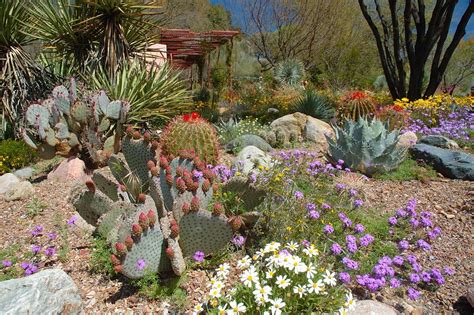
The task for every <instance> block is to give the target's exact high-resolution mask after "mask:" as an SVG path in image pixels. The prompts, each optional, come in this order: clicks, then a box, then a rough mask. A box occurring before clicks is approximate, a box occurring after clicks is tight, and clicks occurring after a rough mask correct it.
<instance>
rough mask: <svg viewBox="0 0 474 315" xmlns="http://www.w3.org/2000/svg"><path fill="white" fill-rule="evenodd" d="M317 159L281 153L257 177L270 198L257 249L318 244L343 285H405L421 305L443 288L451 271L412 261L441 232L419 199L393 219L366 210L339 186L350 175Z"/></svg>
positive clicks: (358, 194) (355, 196) (349, 191)
mask: <svg viewBox="0 0 474 315" xmlns="http://www.w3.org/2000/svg"><path fill="white" fill-rule="evenodd" d="M315 156H316V154H313V153H309V152H304V151H299V150H294V151H282V152H280V153H278V154H276V156H275V163H274V166H273V167H272V168H271V169H269V170H268V171H264V172H262V173H261V174H260V175H259V176H258V177H257V183H258V184H259V185H262V186H263V187H265V189H267V191H268V196H269V197H267V198H265V200H264V202H263V204H262V205H261V207H260V210H261V211H262V212H263V215H264V216H263V219H262V220H261V221H260V222H259V223H258V227H257V229H256V233H257V235H258V236H260V237H261V238H260V243H262V244H266V243H269V242H271V241H273V240H278V241H280V242H290V243H291V242H293V241H294V240H301V239H302V240H304V241H303V242H302V244H301V245H299V244H296V245H294V246H305V245H307V244H309V243H312V244H316V246H315V247H316V248H315V252H316V253H318V254H319V260H320V261H322V262H324V263H328V264H333V266H334V267H333V269H334V271H336V272H337V278H338V280H339V281H341V282H342V283H346V284H349V285H356V286H359V287H362V288H364V289H366V290H367V291H370V292H375V291H378V290H381V289H383V288H389V287H390V288H399V287H400V288H403V289H404V290H406V293H407V295H408V297H409V298H411V299H416V298H417V297H418V296H419V294H420V290H422V289H430V290H431V289H436V288H437V287H439V286H440V285H442V284H443V283H444V281H445V279H444V277H445V276H446V275H450V274H452V272H453V271H452V270H451V269H450V268H449V267H447V268H445V269H444V271H443V272H442V271H441V269H440V268H431V269H430V268H427V266H424V265H422V262H421V261H418V260H417V258H416V256H415V254H416V253H419V254H422V255H426V253H428V252H430V249H431V244H432V243H433V242H434V241H435V239H436V238H437V237H438V236H439V234H440V233H441V230H440V228H439V227H436V226H435V225H434V222H433V221H432V220H431V219H432V214H431V213H430V212H428V211H419V210H418V209H417V206H416V204H417V201H416V200H410V201H409V202H408V203H407V205H406V206H405V207H402V208H400V209H398V210H394V211H393V212H388V213H384V212H382V211H380V209H368V208H366V207H365V206H364V200H363V199H364V196H363V194H362V193H361V192H359V191H357V190H355V189H351V188H349V187H348V186H347V185H345V184H342V183H337V181H336V179H337V177H338V176H339V175H340V174H341V175H342V174H343V173H346V172H350V170H348V169H345V170H343V169H342V168H343V167H342V163H339V164H337V165H336V166H333V165H331V164H324V163H321V162H320V161H318V160H317V159H316V158H315ZM259 253H261V251H257V252H255V254H256V255H259ZM280 253H281V252H280Z"/></svg>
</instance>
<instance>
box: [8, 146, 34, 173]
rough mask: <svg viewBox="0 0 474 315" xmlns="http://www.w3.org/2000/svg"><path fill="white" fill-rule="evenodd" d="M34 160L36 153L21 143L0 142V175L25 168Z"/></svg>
mask: <svg viewBox="0 0 474 315" xmlns="http://www.w3.org/2000/svg"><path fill="white" fill-rule="evenodd" d="M35 159H36V152H35V151H34V150H33V149H31V148H30V147H29V146H27V145H26V144H25V143H24V142H23V141H14V140H4V141H1V142H0V175H2V174H4V173H8V172H11V171H13V170H16V169H19V168H22V167H25V166H27V165H29V164H31V163H32V162H34V160H35Z"/></svg>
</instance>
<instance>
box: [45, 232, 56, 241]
mask: <svg viewBox="0 0 474 315" xmlns="http://www.w3.org/2000/svg"><path fill="white" fill-rule="evenodd" d="M47 235H48V237H49V239H50V240H54V239H56V238H57V237H58V234H56V233H54V232H50V233H47Z"/></svg>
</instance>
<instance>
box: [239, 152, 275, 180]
mask: <svg viewBox="0 0 474 315" xmlns="http://www.w3.org/2000/svg"><path fill="white" fill-rule="evenodd" d="M270 165H271V157H270V155H268V154H266V153H265V152H263V151H262V150H260V149H259V148H257V147H254V146H248V147H245V148H243V149H242V151H240V152H239V154H238V155H237V157H235V159H234V161H233V163H232V166H233V167H235V168H237V169H238V170H239V172H241V173H242V174H245V175H247V174H249V173H250V172H252V171H254V172H258V171H259V166H262V167H269V166H270Z"/></svg>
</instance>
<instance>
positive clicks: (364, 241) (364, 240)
mask: <svg viewBox="0 0 474 315" xmlns="http://www.w3.org/2000/svg"><path fill="white" fill-rule="evenodd" d="M359 241H360V246H364V247H367V246H369V245H370V244H371V243H372V242H373V241H374V237H373V236H372V235H370V234H365V235H364V236H362V237H361V238H360V239H359Z"/></svg>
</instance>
